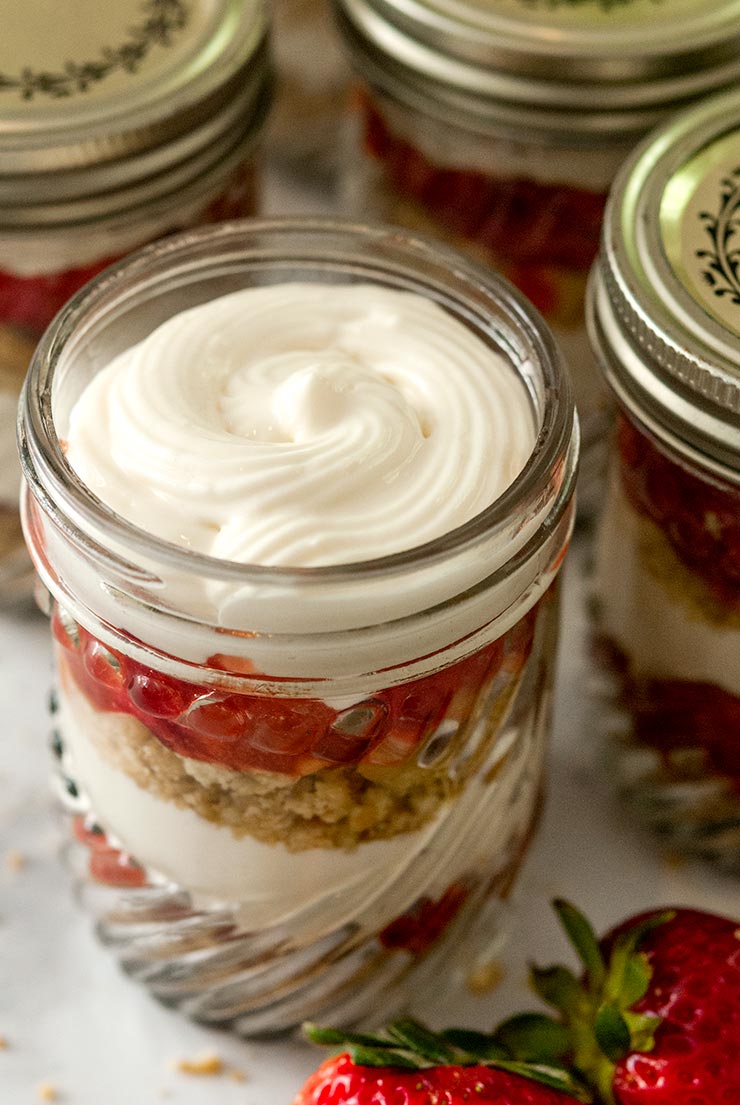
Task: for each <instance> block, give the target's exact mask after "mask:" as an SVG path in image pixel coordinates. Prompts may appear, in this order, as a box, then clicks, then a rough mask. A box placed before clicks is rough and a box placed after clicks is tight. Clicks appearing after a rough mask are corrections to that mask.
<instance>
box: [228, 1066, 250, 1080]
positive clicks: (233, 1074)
mask: <svg viewBox="0 0 740 1105" xmlns="http://www.w3.org/2000/svg"><path fill="white" fill-rule="evenodd" d="M229 1078H230V1079H231V1081H232V1082H246V1081H247V1076H246V1074H245V1073H244V1071H243V1070H239V1068H238V1067H231V1068H230V1070H229Z"/></svg>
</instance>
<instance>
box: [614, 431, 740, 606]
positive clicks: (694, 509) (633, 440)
mask: <svg viewBox="0 0 740 1105" xmlns="http://www.w3.org/2000/svg"><path fill="white" fill-rule="evenodd" d="M618 442H619V457H620V464H621V476H622V485H623V487H624V490H625V493H626V495H627V498H628V499H629V502H630V504H631V505H632V506H633V507H634V509H635V510H636V511H637V512H638V513H639V514H642V515H645V516H646V517H648V518H650V519H651V520H652V521H653V522H655V524H656V525H657V526H659V527H660V529H661V530H662V531H663V534H664V536H665V537H666V539H667V540H668V541H669V542H670V544H671V546H672V548H673V549H674V551H675V553H676V555H677V556H678V557H679V559H680V560H681V561H682V562H683V563H684V564H685V565H686V567H687V568H689V569H690V570H691V571H693V572H696V574H697V575H698V576H700V577H701V579H702V580H703V581H704V582H705V583H706V584H707V586H708V587H709V588H710V590H711V591H712V593H713V595H714V597H715V598H716V599H717V600H718V601H719V602H720V603H723V604H727V605H728V606H730V605H732V606H737V605H738V604H740V489H738V490H733V489H731V488H729V487H727V486H720V485H719V484H718V483H710V482H709V481H708V480H706V479H703V478H701V477H700V476H697V475H695V474H694V473H693V472H691V471H689V470H688V469H687V468H684V467H682V466H681V465H680V464H678V463H676V461H674V460H671V459H670V458H669V457H667V456H666V455H665V453H662V452H661V451H660V450H659V449H658V448H657V447H656V446H655V445H653V443H652V442H651V441H650V439H649V438H647V437H646V436H645V435H644V434H643V433H641V432H640V431H639V430H638V429H637V428H636V427H635V426H634V425H633V424H632V423H631V422H629V421H628V420H627V419H626V418H624V417H622V418H620V420H619V432H618Z"/></svg>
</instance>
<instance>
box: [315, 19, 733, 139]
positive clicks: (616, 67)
mask: <svg viewBox="0 0 740 1105" xmlns="http://www.w3.org/2000/svg"><path fill="white" fill-rule="evenodd" d="M335 3H336V4H337V7H338V9H339V13H340V21H341V23H342V24H343V27H344V30H345V34H346V36H347V38H348V40H349V43H350V47H351V48H353V49H354V51H355V53H356V56H357V59H358V63H359V66H360V68H361V69H362V68H364V69H365V72H366V75H367V76H368V77H369V78H370V79H371V80H372V79H373V78H379V77H380V72H381V69H384V70H385V76H386V82H384V83H387V77H388V74H389V72H390V73H391V74H392V76H393V77H394V78H395V80H396V81H397V82H398V84H399V86H401V87H403V88H404V89H405V91H406V92H407V93H409V94H411V95H413V94H414V93H416V94H417V96H418V97H419V98H420V100H421V99H423V98H424V97H426V98H427V100H429V99H430V98H431V100H432V101H433V102H435V106H437V104H439V105H443V106H445V107H447V108H448V109H449V108H454V107H457V108H462V109H464V110H466V111H468V112H471V113H473V114H475V115H478V116H479V117H480V118H481V119H484V118H485V117H486V116H491V115H495V116H496V119H497V121H499V122H503V123H504V124H506V123H509V124H511V125H512V126H517V125H520V124H521V122H522V121H523V118H524V117H523V110H524V109H526V111H527V120H526V121H527V123H528V124H529V125H530V126H534V127H538V128H541V129H542V130H543V131H545V132H547V131H554V130H563V131H565V132H566V133H567V132H582V133H583V134H584V135H595V134H603V133H604V132H608V133H609V134H612V135H614V134H615V133H616V134H621V135H622V136H624V137H626V136H627V135H630V134H631V135H634V134H636V133H640V132H644V131H645V130H646V129H648V128H649V127H650V126H652V125H654V124H655V123H657V122H659V121H660V120H661V119H662V118H663V117H664V116H665V113H666V111H667V110H669V109H673V108H676V107H678V106H680V105H681V104H682V103H684V104H685V103H686V102H689V101H690V100H692V99H694V98H695V97H697V96H700V95H702V94H704V93H708V92H711V91H716V90H718V89H721V88H723V87H727V86H729V85H730V84H732V83H733V82H734V81H737V80H738V79H740V0H335Z"/></svg>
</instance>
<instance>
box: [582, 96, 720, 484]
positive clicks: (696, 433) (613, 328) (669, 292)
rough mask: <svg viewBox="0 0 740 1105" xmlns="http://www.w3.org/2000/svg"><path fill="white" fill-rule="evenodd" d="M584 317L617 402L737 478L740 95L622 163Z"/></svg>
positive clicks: (676, 126) (710, 105) (695, 115)
mask: <svg viewBox="0 0 740 1105" xmlns="http://www.w3.org/2000/svg"><path fill="white" fill-rule="evenodd" d="M588 312H589V326H590V330H591V337H592V340H593V343H594V346H595V348H596V351H597V354H598V355H599V359H600V361H601V363H602V366H603V368H604V371H605V374H606V376H607V379H608V380H609V383H610V384H611V386H612V388H613V390H614V391H615V392H616V394H617V396H618V398H619V399H620V401H621V402H622V403H623V404H624V406H625V407H626V408H627V409H628V410H629V411H631V412H632V413H633V414H634V415H635V416H636V417H637V418H638V419H639V420H640V421H641V422H642V423H643V424H644V425H645V426H646V427H647V428H648V429H649V430H650V431H651V432H652V433H654V434H655V435H656V436H657V437H659V438H660V439H661V440H663V441H664V442H666V443H667V444H669V445H670V446H671V447H672V448H674V449H676V450H678V451H680V452H682V453H684V454H685V455H687V456H689V457H691V458H692V459H694V460H696V459H697V458H699V459H700V460H701V461H702V463H704V464H705V465H708V466H709V467H710V468H713V469H715V470H716V471H718V472H722V473H723V474H724V475H727V471H728V470H729V471H730V472H732V473H735V474H736V475H735V478H737V479H740V91H738V90H736V91H734V92H732V93H728V94H724V95H722V96H715V97H712V98H711V99H709V100H707V101H704V102H703V103H702V104H700V105H698V106H697V107H695V108H693V109H692V110H691V111H688V112H684V113H683V114H681V115H679V116H677V117H676V118H675V119H673V120H672V121H671V122H670V123H668V124H667V125H666V126H664V127H662V128H661V129H660V130H658V131H656V132H655V133H654V134H653V135H651V137H650V138H649V139H648V140H647V141H646V142H645V143H643V144H642V146H641V147H639V148H638V149H637V150H636V151H635V153H634V154H633V156H632V157H631V158H630V160H629V161H628V162H627V163H626V164H625V165H624V167H623V169H622V170H621V172H620V174H619V176H618V177H617V180H616V182H615V185H614V188H613V190H612V194H611V197H610V200H609V205H608V207H607V212H606V217H605V222H604V231H603V244H602V250H601V254H600V256H599V259H598V260H597V262H596V265H595V266H594V271H593V273H592V277H591V284H590V289H589V305H588Z"/></svg>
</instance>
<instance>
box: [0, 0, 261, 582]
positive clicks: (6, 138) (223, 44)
mask: <svg viewBox="0 0 740 1105" xmlns="http://www.w3.org/2000/svg"><path fill="white" fill-rule="evenodd" d="M39 10H40V9H39V7H38V5H27V6H25V7H23V9H22V11H19V13H18V17H17V18H15V17H14V18H13V20H12V21H11V25H10V26H9V27H6V28H5V33H4V35H3V41H2V43H0V458H1V459H2V460H3V462H4V463H3V464H2V477H0V600H2V599H5V600H13V599H15V598H19V597H24V596H25V595H27V593H28V587H29V585H30V581H31V579H32V572H31V567H30V564H29V562H28V558H27V556H26V553H25V549H24V546H23V539H22V535H21V531H20V522H19V518H18V492H19V487H20V471H19V469H18V464H17V460H16V451H15V418H16V409H17V404H18V395H19V393H20V388H21V384H22V381H23V377H24V375H25V373H26V369H27V368H28V363H29V361H30V358H31V354H32V352H33V349H34V346H35V344H36V342H37V341H38V339H39V337H40V336H41V334H42V333H43V331H44V330H45V328H46V326H47V325H48V324H49V322H50V321H51V319H52V318H53V317H54V315H55V314H56V312H57V311H58V310H59V308H60V307H61V306H62V304H63V303H64V302H65V301H66V300H67V299H68V298H69V296H70V295H72V293H73V292H75V291H77V289H78V288H80V287H81V286H82V285H83V284H84V283H85V282H86V281H87V280H89V279H90V277H91V276H93V275H94V274H95V273H97V272H100V271H101V269H103V268H105V267H106V265H108V264H109V263H110V262H111V261H112V260H113V259H115V258H118V257H122V256H123V255H124V254H126V253H128V252H130V251H131V250H132V249H135V248H138V247H139V246H141V245H143V244H145V243H147V242H150V241H152V240H153V239H155V238H158V237H160V236H162V235H164V234H168V233H171V232H172V231H174V230H177V229H179V228H184V227H189V226H197V225H200V224H203V223H210V222H214V221H216V220H219V219H224V218H231V217H238V216H243V215H249V214H253V213H254V207H255V189H256V181H255V151H256V143H257V137H258V133H259V131H260V130H261V128H262V123H263V120H264V116H265V113H266V109H267V105H268V102H269V86H270V76H269V70H268V64H267V52H266V37H265V36H266V18H265V13H264V11H263V8H262V5H261V4H260V2H259V0H248V2H247V3H242V2H241V0H239V2H236V0H218V2H217V3H216V4H205V3H202V2H198V3H195V4H192V3H186V2H185V0H147V3H145V4H143V5H142V4H141V3H139V2H138V0H120V2H118V3H116V4H115V5H107V6H106V7H105V9H104V11H102V14H101V7H100V4H98V3H96V2H95V3H94V2H93V0H82V2H78V3H75V5H74V6H73V8H70V10H69V11H68V12H66V13H65V18H64V34H61V33H59V34H55V35H53V36H50V35H48V34H45V33H43V30H42V29H40V28H39V26H38V25H37V24H38V19H39ZM71 59H73V60H71Z"/></svg>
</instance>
